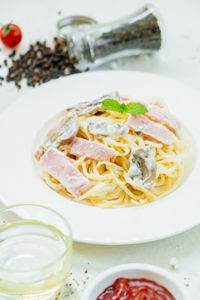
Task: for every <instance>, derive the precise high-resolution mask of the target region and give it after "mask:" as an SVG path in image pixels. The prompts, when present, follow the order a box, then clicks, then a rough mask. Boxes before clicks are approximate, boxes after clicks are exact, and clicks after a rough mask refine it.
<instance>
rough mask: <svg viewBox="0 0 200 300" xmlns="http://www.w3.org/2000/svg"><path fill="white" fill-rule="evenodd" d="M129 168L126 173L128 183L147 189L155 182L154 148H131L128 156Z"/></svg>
mask: <svg viewBox="0 0 200 300" xmlns="http://www.w3.org/2000/svg"><path fill="white" fill-rule="evenodd" d="M129 160H130V168H129V171H128V173H127V175H128V177H129V179H130V180H129V183H130V182H131V183H132V184H133V185H134V184H135V185H138V186H141V187H144V188H147V189H149V188H150V187H152V186H153V185H154V184H155V181H156V178H157V166H156V160H155V150H154V149H153V148H152V147H151V146H146V147H143V148H138V149H136V150H133V151H132V153H131V156H130V159H129Z"/></svg>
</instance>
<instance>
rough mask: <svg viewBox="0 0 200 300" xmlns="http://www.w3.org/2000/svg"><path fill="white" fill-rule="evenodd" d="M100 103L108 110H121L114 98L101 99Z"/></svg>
mask: <svg viewBox="0 0 200 300" xmlns="http://www.w3.org/2000/svg"><path fill="white" fill-rule="evenodd" d="M102 105H103V107H104V108H106V109H108V110H112V111H117V112H120V111H121V105H120V103H119V102H118V101H116V100H114V99H105V100H103V102H102Z"/></svg>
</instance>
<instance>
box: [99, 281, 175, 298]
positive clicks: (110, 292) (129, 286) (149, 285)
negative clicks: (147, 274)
mask: <svg viewBox="0 0 200 300" xmlns="http://www.w3.org/2000/svg"><path fill="white" fill-rule="evenodd" d="M97 300H175V298H174V297H173V295H172V294H171V293H170V292H169V291H168V290H167V289H166V288H165V287H164V286H161V285H159V284H158V283H156V282H155V281H151V280H147V279H143V278H142V279H127V278H118V279H117V280H116V281H115V282H114V283H113V284H112V285H111V286H109V287H107V288H106V289H105V290H104V291H103V292H102V293H101V294H100V295H99V296H98V298H97Z"/></svg>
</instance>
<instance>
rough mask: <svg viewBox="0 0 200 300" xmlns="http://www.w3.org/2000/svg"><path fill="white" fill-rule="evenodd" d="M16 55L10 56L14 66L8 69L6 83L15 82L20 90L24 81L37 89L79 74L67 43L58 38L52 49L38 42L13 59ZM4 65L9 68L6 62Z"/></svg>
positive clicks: (44, 43) (55, 39)
mask: <svg viewBox="0 0 200 300" xmlns="http://www.w3.org/2000/svg"><path fill="white" fill-rule="evenodd" d="M15 54H16V53H15V51H13V52H12V53H11V54H10V56H9V57H10V58H11V59H12V64H11V66H10V67H9V68H8V74H7V76H6V81H7V82H14V83H15V85H16V86H17V87H18V88H21V85H20V84H19V82H20V81H22V80H23V79H25V80H26V83H27V85H28V86H31V87H35V86H36V85H40V84H42V83H45V82H48V81H50V80H52V79H56V78H59V77H61V76H67V75H70V74H73V73H77V72H79V71H78V70H77V69H76V68H75V66H74V64H75V63H77V60H76V59H75V58H73V57H69V53H68V47H67V44H66V42H64V41H63V40H60V39H58V38H54V41H53V47H52V48H51V47H48V46H47V45H46V42H45V41H44V42H40V41H37V42H36V43H35V44H32V45H30V47H29V49H28V51H27V52H26V53H25V54H21V55H20V56H19V58H18V59H14V58H13V57H14V56H15ZM4 64H5V65H6V66H7V61H6V60H5V61H4Z"/></svg>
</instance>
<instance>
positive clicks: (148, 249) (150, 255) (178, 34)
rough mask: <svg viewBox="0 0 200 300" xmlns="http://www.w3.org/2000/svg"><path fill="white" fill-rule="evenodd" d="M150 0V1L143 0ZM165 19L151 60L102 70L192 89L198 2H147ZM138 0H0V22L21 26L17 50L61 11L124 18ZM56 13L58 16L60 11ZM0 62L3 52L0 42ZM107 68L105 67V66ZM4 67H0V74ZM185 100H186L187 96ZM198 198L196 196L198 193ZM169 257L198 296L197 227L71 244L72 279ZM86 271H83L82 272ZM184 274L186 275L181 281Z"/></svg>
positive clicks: (198, 41)
mask: <svg viewBox="0 0 200 300" xmlns="http://www.w3.org/2000/svg"><path fill="white" fill-rule="evenodd" d="M148 2H149V1H148ZM151 2H152V3H154V4H155V5H156V6H157V7H158V8H159V10H160V12H161V15H162V16H163V18H164V21H165V24H166V32H167V43H166V48H165V49H164V51H163V53H162V54H161V55H158V56H156V57H155V58H154V59H145V58H144V57H140V58H138V59H128V60H127V59H124V60H122V61H119V62H118V63H112V64H111V65H110V66H107V68H120V69H129V70H140V71H145V72H153V73H156V74H161V75H166V76H170V77H174V78H176V79H179V80H181V81H182V82H184V83H186V84H189V85H191V86H193V87H195V88H197V89H198V88H199V87H200V38H199V28H200V18H199V12H200V1H199V0H176V1H174V0H168V1H166V0H165V1H164V0H152V1H151ZM144 3H145V1H141V0H135V1H133V0H115V1H113V0H101V1H100V0H84V1H83V0H73V1H69V0H68V1H67V0H57V1H55V0H34V1H30V0H29V1H27V0H18V1H13V0H6V1H3V0H1V9H0V21H1V23H3V24H4V23H7V22H9V21H11V20H13V21H14V22H15V23H16V24H19V25H20V26H21V28H22V30H23V34H24V37H23V42H22V44H21V45H20V51H23V50H25V49H26V47H27V45H29V44H30V43H31V42H34V41H36V40H44V39H47V40H51V39H52V37H53V36H55V35H56V26H55V24H56V22H57V20H58V19H59V18H61V17H62V16H66V15H75V14H76V15H77V14H78V15H81V14H82V15H89V16H91V17H93V18H95V19H97V20H98V21H100V22H105V21H109V20H112V19H115V18H118V17H122V16H126V15H128V14H130V12H132V11H134V10H135V9H136V8H138V7H139V6H141V5H142V4H144ZM59 12H61V14H59ZM0 48H1V51H0V64H2V61H3V59H5V57H6V55H7V50H6V49H4V47H3V46H0ZM104 68H106V67H104ZM5 72H6V70H4V69H0V74H4V73H5ZM31 90H32V88H27V87H24V88H23V89H22V90H20V91H18V90H17V89H16V88H15V86H14V84H6V83H5V84H4V85H3V86H2V87H0V111H2V110H3V109H5V108H6V107H7V106H8V105H10V104H11V103H12V102H15V101H17V99H18V98H19V97H21V95H23V94H25V93H29V92H31ZM188 100H189V99H188ZM197 197H198V195H197ZM172 257H176V258H177V259H178V268H177V269H176V270H175V271H171V272H174V274H175V276H177V277H178V278H179V279H180V281H181V282H182V283H183V284H184V282H185V283H186V285H189V286H188V287H186V288H187V290H188V293H189V295H190V297H189V299H191V300H199V299H200V226H197V227H195V228H193V229H192V230H189V231H187V232H185V233H182V234H179V235H178V236H175V237H172V238H168V239H165V240H161V241H156V242H151V243H147V244H140V245H130V246H95V245H87V244H80V243H74V257H73V270H72V271H73V277H74V278H76V279H77V280H78V282H79V283H80V284H81V286H86V285H87V284H88V282H89V281H90V280H91V279H92V278H93V277H94V276H96V275H97V274H98V273H99V272H101V271H103V270H104V269H106V268H108V267H111V266H113V265H116V264H122V263H134V262H142V263H151V264H155V265H158V266H161V267H164V268H166V269H169V264H170V260H171V258H172ZM86 270H87V271H88V272H87V271H86ZM184 278H185V279H184Z"/></svg>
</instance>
